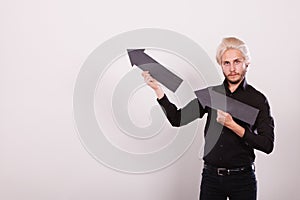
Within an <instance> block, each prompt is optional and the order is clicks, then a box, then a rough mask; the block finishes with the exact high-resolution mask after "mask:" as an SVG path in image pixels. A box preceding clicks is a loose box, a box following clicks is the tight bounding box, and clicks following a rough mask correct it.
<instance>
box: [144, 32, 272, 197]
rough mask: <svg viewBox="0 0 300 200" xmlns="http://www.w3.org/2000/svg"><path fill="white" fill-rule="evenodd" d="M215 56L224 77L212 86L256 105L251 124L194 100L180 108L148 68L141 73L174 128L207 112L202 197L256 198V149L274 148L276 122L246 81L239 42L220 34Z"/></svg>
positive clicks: (247, 57) (246, 56) (243, 50)
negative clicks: (211, 145) (213, 140)
mask: <svg viewBox="0 0 300 200" xmlns="http://www.w3.org/2000/svg"><path fill="white" fill-rule="evenodd" d="M216 59H217V62H218V64H219V65H220V66H221V68H222V71H223V74H224V77H225V80H224V82H223V84H221V85H218V86H213V87H212V89H213V90H214V91H216V92H219V93H223V94H225V95H226V96H228V97H230V98H233V99H235V100H238V101H240V102H242V103H244V104H248V105H250V106H252V107H255V108H257V109H258V110H259V113H258V115H257V118H256V121H255V124H254V125H250V124H248V123H246V122H243V121H241V120H240V119H237V118H234V117H232V116H231V114H229V113H227V112H224V111H222V110H215V109H212V108H210V107H207V106H202V105H201V103H200V102H199V101H198V99H194V100H192V101H191V102H190V103H188V104H187V105H186V106H185V107H183V108H182V109H178V108H177V107H176V106H175V105H174V104H173V103H171V102H170V101H169V100H168V98H167V96H166V95H165V93H164V91H163V90H162V88H161V87H160V85H159V83H158V82H157V81H156V80H155V79H153V78H152V77H151V75H150V74H149V72H143V73H142V75H143V77H144V79H145V82H146V83H147V84H148V85H149V86H150V87H151V88H152V89H153V90H154V91H155V93H156V95H157V100H158V103H159V104H160V105H161V107H162V108H163V109H164V111H165V114H166V116H167V118H168V120H169V121H170V123H171V124H172V125H173V126H182V125H185V124H187V123H189V122H191V121H193V120H195V119H197V118H202V117H203V116H204V115H205V114H207V121H206V125H205V129H204V135H205V147H204V156H203V160H204V168H203V172H202V181H201V187H200V199H201V200H219V199H220V200H221V199H222V200H226V199H227V197H228V198H229V199H230V200H254V199H256V196H257V181H256V177H255V171H254V160H255V154H254V149H257V150H260V151H263V152H265V153H267V154H269V153H271V152H272V150H273V146H274V121H273V118H272V116H271V114H270V106H269V104H268V101H267V99H266V97H265V96H264V95H263V94H262V93H261V92H259V91H257V90H256V89H255V88H254V87H252V86H251V85H249V84H248V83H247V82H246V79H245V75H246V72H247V68H248V67H249V64H250V55H249V51H248V48H247V46H246V44H245V43H244V42H243V41H241V40H240V39H238V38H234V37H229V38H224V39H223V40H222V42H221V44H220V45H219V47H218V49H217V55H216ZM244 114H245V115H247V113H244ZM213 135H214V136H217V140H216V141H215V142H214V143H213V144H214V145H213V147H212V148H207V146H208V145H209V144H212V141H210V140H212V139H211V138H216V137H213Z"/></svg>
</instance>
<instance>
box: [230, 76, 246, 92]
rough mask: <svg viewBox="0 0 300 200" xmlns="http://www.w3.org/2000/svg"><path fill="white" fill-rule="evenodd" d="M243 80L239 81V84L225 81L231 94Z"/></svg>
mask: <svg viewBox="0 0 300 200" xmlns="http://www.w3.org/2000/svg"><path fill="white" fill-rule="evenodd" d="M243 80H244V79H242V80H240V82H238V83H230V82H229V81H227V83H228V89H229V90H230V92H231V93H233V92H234V91H235V90H236V89H237V88H238V87H239V85H240V84H241V82H243Z"/></svg>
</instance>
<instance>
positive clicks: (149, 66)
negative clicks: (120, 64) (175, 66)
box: [127, 49, 183, 92]
mask: <svg viewBox="0 0 300 200" xmlns="http://www.w3.org/2000/svg"><path fill="white" fill-rule="evenodd" d="M144 51H145V49H127V52H128V55H129V59H130V62H131V65H132V66H133V65H136V66H137V67H138V68H140V69H142V70H143V71H149V73H150V74H151V76H152V77H153V78H155V79H156V80H157V81H158V82H160V83H161V84H163V85H164V86H165V87H167V88H168V89H169V90H171V91H172V92H175V91H176V90H177V88H178V87H179V86H180V84H181V83H182V81H183V80H182V79H181V78H179V77H178V76H177V75H176V74H174V73H172V72H171V71H169V70H168V69H167V68H165V67H164V66H163V65H161V64H160V63H158V62H157V61H156V60H154V59H153V58H151V57H150V56H149V55H147V54H146V53H145V52H144Z"/></svg>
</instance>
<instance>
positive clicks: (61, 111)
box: [0, 0, 300, 200]
mask: <svg viewBox="0 0 300 200" xmlns="http://www.w3.org/2000/svg"><path fill="white" fill-rule="evenodd" d="M299 8H300V7H299V3H298V1H296V0H291V1H284V0H275V1H271V0H267V1H259V0H252V1H237V0H228V1H217V0H211V1H201V0H197V1H196V0H194V1H191V0H186V1H170V0H165V1H158V0H153V1H140V0H128V1H115V0H112V1H101V0H100V1H94V0H85V1H83V0H79V1H71V0H60V1H58V0H52V1H38V0H28V1H21V0H13V1H8V0H2V1H1V2H0V27H1V31H0V92H1V97H0V199H5V200H19V199H20V200H21V199H22V200H41V199H42V200H48V199H49V200H53V199H55V200H65V199H68V200H96V199H97V200H98V199H103V200H117V199H132V200H140V199H142V200H152V199H155V200H171V199H172V200H182V199H189V200H196V199H198V194H199V184H200V179H201V167H202V161H201V159H199V151H201V142H202V140H203V138H202V137H203V135H202V131H199V134H197V135H196V137H195V139H194V141H193V143H192V144H191V146H190V147H189V149H188V150H187V151H186V152H185V153H184V154H183V156H182V157H180V159H178V160H177V161H176V162H174V163H173V164H172V165H170V166H168V167H166V168H164V169H161V170H158V171H155V172H152V173H144V174H130V173H123V172H120V171H117V170H113V169H111V168H109V167H107V166H105V165H103V164H101V163H99V162H98V161H97V160H95V159H94V158H93V157H92V156H91V155H90V154H89V153H88V152H87V151H86V149H85V148H84V147H83V145H82V143H81V141H80V138H79V136H78V133H77V130H76V124H75V122H74V116H73V114H74V113H73V105H72V98H73V90H74V85H75V82H76V78H77V75H78V73H79V70H80V69H81V66H82V65H83V63H84V61H85V60H86V59H87V57H88V56H89V55H90V53H91V52H92V51H93V50H94V49H95V48H97V47H98V46H99V45H101V44H102V43H103V42H104V41H106V40H108V39H110V38H111V37H113V36H115V35H118V34H120V33H123V32H126V31H130V30H135V29H139V28H161V29H168V30H172V31H175V32H178V33H181V34H183V35H186V36H187V37H189V38H190V39H192V40H194V41H195V42H197V43H198V44H199V45H200V46H201V47H202V48H203V49H204V50H205V51H206V52H207V54H208V56H209V57H210V58H211V59H212V60H213V62H214V64H215V66H216V68H218V66H217V64H216V63H215V61H214V58H215V50H216V47H217V44H218V43H219V42H220V40H221V38H222V37H224V36H237V37H240V38H241V39H243V40H245V41H246V42H247V44H248V46H249V48H250V51H251V55H252V64H251V65H250V68H249V71H248V74H247V80H248V82H249V83H250V84H252V85H254V86H255V87H256V88H257V89H259V90H260V91H262V92H263V93H264V94H265V95H266V96H267V97H268V99H269V102H270V105H271V109H272V114H273V116H274V118H275V124H276V128H275V134H276V141H275V149H274V151H273V152H272V154H270V155H265V154H263V153H261V152H256V155H257V159H256V167H257V178H258V187H259V189H258V199H260V200H269V199H272V200H281V199H289V200H293V199H294V200H296V199H299V196H300V190H299V185H300V174H299V168H300V164H299V155H298V152H299V151H300V148H299V139H300V135H299V133H298V131H297V130H298V123H299V122H298V121H299V111H300V109H299V108H300V107H299V99H300V98H299V97H300V94H299V88H298V87H299V86H300V85H299V83H300V81H299V72H300V66H299V63H300V57H299V52H300V46H299V43H300V39H299V35H300V28H299V18H300V14H299ZM124 65H129V63H128V62H125V61H124ZM219 74H220V76H221V77H222V74H221V72H220V70H219ZM297 88H298V89H297ZM103 98H105V97H103ZM139 98H140V97H139ZM144 98H145V100H146V99H149V98H153V99H154V98H155V95H154V93H151V92H149V93H146V95H145V96H144ZM145 123H146V122H145ZM199 123H200V124H201V123H203V122H199ZM137 142H138V141H137ZM153 145H154V147H156V146H155V145H157V144H153ZM130 147H131V146H128V148H130ZM150 147H151V145H150ZM150 147H149V148H150ZM124 148H126V144H125V145H124Z"/></svg>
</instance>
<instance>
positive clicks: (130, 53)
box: [127, 49, 145, 66]
mask: <svg viewBox="0 0 300 200" xmlns="http://www.w3.org/2000/svg"><path fill="white" fill-rule="evenodd" d="M144 51H145V49H127V53H128V56H129V59H130V63H131V66H133V65H135V64H136V63H135V59H136V56H137V55H139V54H140V53H144Z"/></svg>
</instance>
